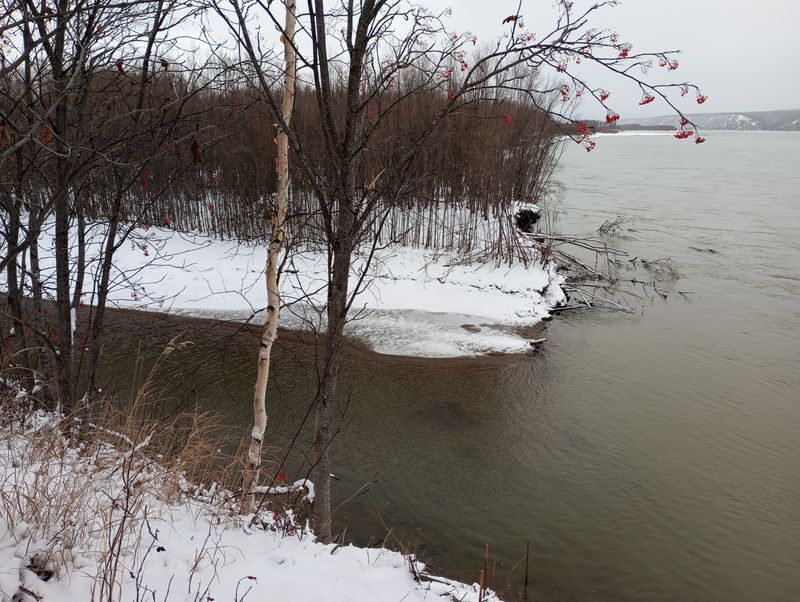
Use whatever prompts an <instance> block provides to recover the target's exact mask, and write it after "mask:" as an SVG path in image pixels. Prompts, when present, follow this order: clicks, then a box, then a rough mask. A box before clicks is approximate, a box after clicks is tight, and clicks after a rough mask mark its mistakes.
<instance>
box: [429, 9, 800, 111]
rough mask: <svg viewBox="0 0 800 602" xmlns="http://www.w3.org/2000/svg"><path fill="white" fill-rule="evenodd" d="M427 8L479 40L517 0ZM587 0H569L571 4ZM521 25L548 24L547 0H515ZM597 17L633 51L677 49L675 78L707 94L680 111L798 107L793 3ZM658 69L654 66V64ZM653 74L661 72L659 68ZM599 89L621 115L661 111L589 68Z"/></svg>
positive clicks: (497, 28) (538, 28) (799, 46)
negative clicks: (446, 12)
mask: <svg viewBox="0 0 800 602" xmlns="http://www.w3.org/2000/svg"><path fill="white" fill-rule="evenodd" d="M424 4H426V5H427V6H430V7H431V8H432V9H437V8H441V9H443V8H446V7H451V8H452V9H453V15H452V17H451V18H450V21H449V24H450V26H451V27H452V28H453V29H455V30H456V31H459V32H461V31H464V30H469V31H472V32H473V33H475V34H477V35H478V36H479V38H482V39H495V38H496V37H497V36H498V35H500V34H501V33H502V32H503V31H504V29H503V26H502V25H501V24H500V22H501V21H502V20H503V18H504V17H506V16H508V15H510V14H514V13H515V12H516V7H517V4H518V2H517V0H492V1H491V2H487V1H485V0H449V1H448V0H424ZM590 4H591V3H590V2H588V1H587V0H575V10H580V9H581V8H586V7H587V6H589V5H590ZM522 14H523V17H524V20H525V24H526V26H527V27H528V29H530V30H532V31H533V32H535V33H537V34H542V33H546V32H547V31H549V30H550V29H551V27H552V24H553V23H554V22H555V20H554V17H555V15H556V14H557V13H556V5H555V1H554V0H523V10H522ZM596 14H597V15H598V16H602V22H600V21H597V22H596V23H595V26H597V27H608V28H610V29H613V30H614V31H617V32H618V33H619V34H620V40H621V41H627V42H631V43H632V44H633V45H634V50H642V51H645V50H648V51H654V50H678V49H679V50H682V51H683V52H682V54H681V55H680V56H679V58H678V60H679V61H680V69H679V70H678V71H677V72H675V73H673V74H671V75H672V77H673V78H677V81H684V80H685V81H691V82H692V83H695V84H698V85H699V86H700V87H701V88H702V90H703V93H704V94H707V95H708V97H709V100H708V102H707V103H706V104H704V105H703V107H702V108H701V107H699V106H697V105H696V104H695V103H694V102H693V101H692V100H691V99H690V98H688V97H687V98H685V99H681V98H680V96H679V95H676V98H677V100H678V101H680V105H679V106H680V107H681V109H685V110H686V111H687V112H692V111H698V110H703V111H709V112H717V111H719V112H728V111H760V110H772V109H796V108H800V77H797V74H798V73H800V42H798V39H799V38H800V35H798V25H800V3H798V2H796V1H794V0H659V1H656V0H623V2H622V4H620V5H619V6H617V7H614V8H608V9H604V10H603V11H602V12H601V13H596ZM659 71H660V70H659ZM659 75H661V74H659ZM593 81H594V82H595V83H596V84H597V85H598V86H599V87H603V88H606V89H608V90H611V91H612V98H611V99H610V100H613V101H614V103H613V105H612V106H613V108H614V109H615V110H617V111H618V112H619V113H620V114H621V115H622V116H623V117H636V116H644V115H658V114H663V113H667V112H669V109H668V108H667V107H665V106H664V105H663V104H659V103H655V102H654V103H652V104H650V105H648V106H646V107H640V106H638V102H639V100H640V98H641V94H640V92H639V91H638V90H637V89H636V88H633V89H631V88H630V87H625V86H621V85H620V84H619V82H618V80H617V79H616V78H613V77H609V76H608V75H606V74H597V76H596V77H595V78H594V80H593ZM579 112H581V113H583V114H585V115H586V116H588V117H600V116H602V115H603V114H604V112H603V111H602V110H600V111H598V109H596V108H594V107H592V106H590V105H589V104H588V103H587V104H586V105H585V106H584V107H581V109H579Z"/></svg>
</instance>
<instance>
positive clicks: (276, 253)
mask: <svg viewBox="0 0 800 602" xmlns="http://www.w3.org/2000/svg"><path fill="white" fill-rule="evenodd" d="M295 25H296V17H295V3H294V1H293V0H291V1H290V2H288V3H287V4H286V27H285V31H284V36H283V48H284V54H285V63H286V74H285V77H284V87H283V105H282V107H281V110H282V113H283V120H284V122H285V123H286V126H287V127H288V126H289V124H290V123H291V120H292V109H293V107H294V95H295V70H296V60H295V52H294V47H293V46H292V44H293V41H294V31H295ZM276 143H277V147H278V154H277V158H276V165H275V168H276V171H277V179H278V190H277V193H276V195H275V214H274V215H273V216H272V232H271V237H270V243H269V254H268V255H267V270H266V280H267V321H266V323H265V324H264V332H263V333H262V335H261V343H260V345H259V349H258V376H257V377H256V385H255V389H254V392H253V417H254V420H255V426H254V427H253V431H252V432H251V434H250V446H249V448H248V451H247V455H246V457H245V461H244V471H243V479H242V503H241V506H240V509H241V512H242V513H243V514H248V513H250V512H251V511H252V499H251V497H250V495H249V493H250V491H252V488H253V486H254V485H255V484H257V483H258V480H259V474H260V467H261V444H262V441H263V438H264V433H265V432H266V430H267V409H266V397H267V382H268V380H269V366H270V357H271V355H272V344H273V343H274V342H275V340H276V339H277V338H278V318H279V315H280V307H281V298H280V291H279V290H278V263H279V261H278V259H279V257H280V253H281V247H282V245H283V239H284V237H285V233H284V223H285V221H286V213H287V207H288V204H289V137H288V136H287V133H286V132H285V131H284V130H283V129H281V130H280V131H279V132H278V137H277V139H276Z"/></svg>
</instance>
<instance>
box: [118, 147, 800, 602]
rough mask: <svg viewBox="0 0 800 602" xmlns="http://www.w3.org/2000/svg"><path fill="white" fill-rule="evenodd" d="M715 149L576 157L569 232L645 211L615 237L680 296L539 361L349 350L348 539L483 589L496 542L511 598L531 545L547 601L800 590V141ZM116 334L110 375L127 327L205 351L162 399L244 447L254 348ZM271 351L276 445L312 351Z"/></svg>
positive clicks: (181, 363)
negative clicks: (389, 542)
mask: <svg viewBox="0 0 800 602" xmlns="http://www.w3.org/2000/svg"><path fill="white" fill-rule="evenodd" d="M707 138H708V142H707V143H706V144H705V145H702V146H695V145H692V144H688V143H681V142H679V141H676V140H674V139H673V138H672V137H670V136H666V137H665V136H624V137H622V136H621V137H603V138H601V139H600V140H599V141H598V147H597V149H596V150H595V151H594V152H593V153H591V154H587V153H585V152H584V151H581V150H580V149H579V148H577V147H575V148H573V147H570V148H568V149H567V151H566V154H565V156H564V160H563V163H562V165H563V170H562V172H561V174H560V179H561V181H562V183H563V184H564V190H563V192H562V194H561V195H560V197H561V198H560V200H559V201H557V202H555V203H554V205H553V207H554V209H556V210H557V214H558V219H557V223H558V227H559V229H560V230H561V231H564V232H576V233H591V232H593V231H594V230H595V229H596V228H597V226H599V225H600V224H601V223H602V222H603V221H604V220H605V219H608V218H613V217H615V216H616V215H618V214H620V215H622V214H624V215H627V216H629V218H631V219H632V221H629V222H628V227H629V228H631V229H633V230H635V231H631V232H627V233H626V234H627V235H628V236H630V237H631V238H630V239H619V238H618V239H614V241H613V244H615V245H617V246H619V247H621V248H623V249H625V250H626V251H628V252H629V253H630V254H631V256H642V257H646V258H649V259H653V258H657V257H671V258H673V259H674V260H675V261H676V262H677V264H678V265H679V266H680V269H681V274H682V277H681V279H680V280H678V281H677V282H676V283H672V284H670V283H663V284H662V285H660V286H661V288H663V290H664V291H665V292H666V293H667V299H663V298H662V297H661V296H659V295H655V296H654V295H652V294H650V295H649V296H644V299H643V300H638V299H635V298H632V299H631V300H632V302H635V303H636V305H635V307H636V313H635V314H623V313H620V312H613V311H603V310H596V311H592V312H586V311H573V312H565V313H563V314H562V315H561V316H560V317H559V318H558V319H557V320H555V321H554V322H552V323H550V325H549V327H548V329H547V332H546V336H547V338H548V342H547V343H546V345H545V346H544V349H543V351H542V352H540V353H538V354H531V355H525V356H515V357H507V358H482V359H472V360H426V361H421V360H409V359H403V358H391V357H375V356H373V355H370V354H365V353H351V354H350V355H349V356H348V360H347V365H346V371H345V374H344V375H343V377H342V379H341V381H340V393H341V397H342V400H343V401H345V400H349V405H348V411H347V413H346V415H345V416H344V418H343V428H342V432H341V434H340V435H339V439H338V441H337V442H336V447H335V450H334V466H335V467H336V470H335V472H336V473H337V476H338V477H339V478H340V479H341V480H340V482H338V483H336V490H335V497H336V499H337V500H339V501H341V500H345V499H346V498H348V497H350V496H351V495H352V494H353V493H354V492H355V491H356V490H358V488H359V487H360V486H361V485H362V484H364V483H365V482H368V481H372V480H376V481H377V482H375V483H373V484H372V486H371V487H370V489H369V491H368V492H367V493H366V494H364V495H359V496H357V497H355V498H354V499H352V500H349V501H347V502H346V503H345V504H344V505H343V506H342V507H341V508H340V509H339V510H338V511H337V513H336V522H337V527H338V528H339V529H345V528H346V529H347V538H348V539H351V540H354V541H356V542H358V543H362V544H364V543H367V542H369V541H370V539H371V538H375V539H381V538H383V537H384V536H385V535H386V532H387V528H390V529H391V530H392V538H397V539H399V540H400V541H402V542H407V543H410V544H413V545H416V546H417V547H418V549H420V550H422V551H423V552H425V553H426V554H427V557H428V558H429V559H430V560H431V561H432V563H433V564H434V566H435V567H436V568H437V569H438V570H440V571H444V572H449V573H452V574H454V575H457V576H460V577H462V578H465V579H473V580H477V574H478V570H479V568H480V565H481V553H482V545H483V543H485V542H488V543H489V544H490V546H491V548H490V551H491V557H492V559H493V560H497V562H498V566H499V567H500V568H499V569H498V572H499V573H501V575H502V577H498V579H497V580H498V582H501V581H502V582H503V583H511V584H512V585H513V586H514V587H513V588H512V589H511V590H509V595H508V598H509V599H514V598H515V597H516V596H517V595H518V594H519V591H520V590H519V586H520V585H521V583H522V579H523V573H524V569H523V567H522V566H521V565H518V564H517V563H518V562H519V561H520V559H521V558H522V556H523V554H524V550H525V542H526V540H530V542H531V557H530V574H531V587H530V591H531V593H532V594H533V595H534V597H536V598H539V599H545V600H550V599H558V600H587V599H592V600H625V599H635V600H664V599H675V600H795V599H799V598H800V471H799V470H798V468H799V467H800V433H798V429H800V305H798V295H800V269H799V268H798V265H800V236H798V228H800V206H799V205H798V201H800V192H799V191H800V134H794V133H760V132H756V133H738V132H736V133H713V132H712V133H711V134H709V135H708V136H707ZM691 247H698V248H701V249H705V248H711V249H714V250H715V251H716V253H708V252H699V251H696V250H693V249H692V248H691ZM678 291H682V292H684V293H685V295H681V294H678ZM640 292H641V291H640ZM115 328H117V329H119V337H118V339H117V340H119V341H121V342H120V344H119V345H116V346H115V348H114V349H113V350H111V354H110V356H109V358H108V359H109V363H110V364H111V365H114V366H115V367H117V368H118V367H119V366H120V365H121V363H124V362H130V361H131V358H132V357H133V351H134V348H133V347H132V346H131V344H130V343H123V342H122V341H124V340H125V338H126V337H127V336H129V335H130V333H131V332H134V333H136V334H137V335H138V336H137V337H134V341H139V340H140V341H141V345H142V347H141V348H142V349H146V348H148V347H152V348H155V347H157V346H158V344H160V343H163V342H165V341H166V340H168V339H169V338H170V337H171V336H173V335H174V334H176V333H182V334H183V335H184V336H185V338H188V339H190V340H193V341H194V342H195V347H194V348H193V349H191V350H190V352H185V353H183V354H182V355H180V356H176V357H170V358H168V359H167V360H166V362H165V364H164V367H165V368H169V370H165V371H164V372H165V373H166V372H170V373H172V374H173V377H172V380H171V381H170V382H169V383H166V384H165V386H166V387H167V394H168V395H172V394H175V392H176V391H180V394H181V396H182V397H188V398H191V399H192V400H194V401H195V402H196V403H197V404H198V405H199V406H200V407H203V408H206V409H213V410H216V411H219V412H221V413H223V414H224V415H225V416H226V421H227V424H228V426H229V435H230V438H229V439H228V440H227V441H228V443H229V445H230V446H232V447H235V445H236V444H237V443H238V441H239V440H240V437H241V436H242V435H243V434H244V433H246V432H248V431H249V428H250V426H249V423H250V403H251V402H250V399H251V386H252V382H253V375H254V364H255V361H254V359H253V356H254V353H255V349H256V347H257V342H256V339H255V335H254V334H253V333H252V332H250V331H248V330H246V329H245V330H242V329H241V328H240V327H238V326H231V325H229V324H214V323H210V322H202V321H190V320H176V319H171V318H163V317H156V316H148V315H141V314H132V315H129V317H128V318H127V319H125V320H118V321H117V322H116V324H115ZM277 354H278V357H277V359H276V368H275V369H274V370H273V373H272V374H273V375H274V380H272V382H271V383H270V387H271V388H270V396H269V397H270V405H271V406H272V408H271V412H270V413H271V422H270V425H269V427H268V430H269V433H270V436H271V437H272V440H273V441H274V443H275V445H276V447H277V448H281V447H285V446H286V445H288V442H289V440H290V438H291V435H292V434H293V431H294V429H295V428H296V426H297V424H299V423H300V422H301V420H302V417H303V415H304V413H305V411H306V408H307V405H308V403H309V400H310V396H311V393H312V391H311V386H310V384H309V382H310V380H311V379H312V378H313V374H312V373H311V371H310V368H309V366H310V360H311V352H310V350H309V348H308V347H305V346H304V345H302V344H299V343H296V342H293V341H291V340H287V339H284V340H283V343H282V344H281V345H280V346H279V349H278V351H277ZM121 372H124V371H119V373H121ZM119 373H117V375H118V374H119ZM176 374H177V375H176ZM117 384H122V381H119V382H118V383H117ZM304 441H307V439H304ZM274 454H275V455H276V456H277V455H278V454H277V450H276V451H275V452H274ZM301 463H302V462H301V458H299V457H298V458H297V459H296V460H295V461H294V462H293V463H292V468H293V469H294V470H300V465H301ZM336 503H337V502H336V500H335V501H334V505H336ZM515 564H517V566H516V567H515V568H513V569H512V567H514V565H515ZM514 588H516V589H514Z"/></svg>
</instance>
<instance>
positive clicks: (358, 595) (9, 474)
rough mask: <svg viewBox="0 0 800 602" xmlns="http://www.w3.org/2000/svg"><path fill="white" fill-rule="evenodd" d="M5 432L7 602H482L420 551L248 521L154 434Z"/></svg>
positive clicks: (283, 520)
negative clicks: (194, 479) (158, 444)
mask: <svg viewBox="0 0 800 602" xmlns="http://www.w3.org/2000/svg"><path fill="white" fill-rule="evenodd" d="M105 433H106V434H108V435H113V433H112V432H111V431H105ZM0 434H1V435H2V441H3V444H2V447H1V448H0V498H2V502H3V504H2V510H0V601H2V602H11V600H14V601H15V602H16V601H19V602H33V601H34V600H36V601H41V602H87V601H90V600H98V601H99V600H114V601H115V602H116V601H123V600H124V601H126V602H127V601H136V602H139V601H142V602H144V601H145V600H158V601H159V602H160V601H164V602H170V601H176V602H177V601H181V602H187V601H189V602H209V601H212V600H225V601H229V602H244V601H245V600H247V601H248V602H263V601H266V600H286V601H297V602H300V601H308V602H312V601H313V602H319V601H321V600H325V601H331V602H334V601H342V602H345V601H347V602H373V601H378V600H381V601H383V600H385V601H393V602H394V601H396V602H400V601H405V602H413V601H423V600H443V599H447V600H451V599H453V600H463V601H465V602H469V601H472V602H475V601H477V600H478V598H479V588H478V586H477V585H465V584H462V583H457V582H454V581H450V580H448V579H444V578H439V577H432V576H429V575H427V574H426V573H425V570H424V565H423V564H422V563H421V562H419V561H417V560H416V559H414V558H413V557H409V556H404V555H402V554H400V553H397V552H393V551H390V550H386V549H376V548H357V547H354V546H350V545H346V546H335V545H322V544H318V543H315V542H314V540H313V535H312V534H311V533H310V532H309V531H308V530H307V529H305V528H303V527H302V526H297V525H294V524H292V523H291V522H290V521H291V516H288V517H287V516H285V515H279V514H277V513H276V514H273V513H272V512H270V511H263V512H262V513H261V514H260V515H259V517H258V518H259V520H258V521H256V524H257V525H258V527H253V526H248V525H249V524H250V523H249V518H251V517H238V516H237V515H236V513H235V512H234V511H233V506H232V504H231V502H230V495H229V494H227V493H226V492H224V491H223V490H220V489H217V490H216V493H215V494H213V495H209V493H210V491H209V490H203V492H202V493H203V495H198V491H199V490H198V489H196V488H193V487H192V486H190V485H189V484H188V483H186V481H185V480H183V479H182V478H181V476H180V472H179V471H176V470H175V469H174V467H173V468H172V469H167V468H165V467H164V466H161V465H160V464H157V463H155V462H154V461H152V460H150V459H148V458H147V457H146V456H145V455H144V453H141V452H143V451H144V450H145V448H146V445H145V443H146V442H147V441H149V440H146V439H142V441H140V442H138V443H137V445H136V446H132V447H133V448H134V449H130V450H129V449H128V448H127V447H126V446H124V445H123V447H121V448H119V449H118V448H115V447H114V446H112V445H111V444H110V443H108V442H105V443H104V442H102V441H100V440H99V439H100V438H101V437H100V436H98V437H95V438H93V439H92V440H91V443H89V442H87V443H83V444H81V447H80V448H75V447H70V446H69V445H68V444H67V443H66V441H65V440H64V438H63V437H62V435H61V433H60V431H59V428H58V421H57V420H55V419H54V418H53V416H50V415H45V414H38V415H36V416H34V417H31V418H29V419H28V420H27V422H26V424H25V426H24V427H23V428H20V427H19V426H17V427H15V428H13V429H11V428H10V427H2V428H0ZM117 440H118V441H120V444H121V445H122V441H123V440H124V437H120V436H117ZM484 601H486V602H492V601H495V602H496V601H497V598H496V597H495V596H494V594H492V593H491V592H489V594H488V595H486V596H485V597H484Z"/></svg>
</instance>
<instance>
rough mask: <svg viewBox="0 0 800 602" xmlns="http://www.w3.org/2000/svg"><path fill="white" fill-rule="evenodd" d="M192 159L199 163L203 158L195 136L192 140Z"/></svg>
mask: <svg viewBox="0 0 800 602" xmlns="http://www.w3.org/2000/svg"><path fill="white" fill-rule="evenodd" d="M192 160H193V161H194V162H195V163H200V162H202V160H203V155H202V154H201V153H200V143H199V142H198V141H197V139H196V138H195V139H193V140H192Z"/></svg>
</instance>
